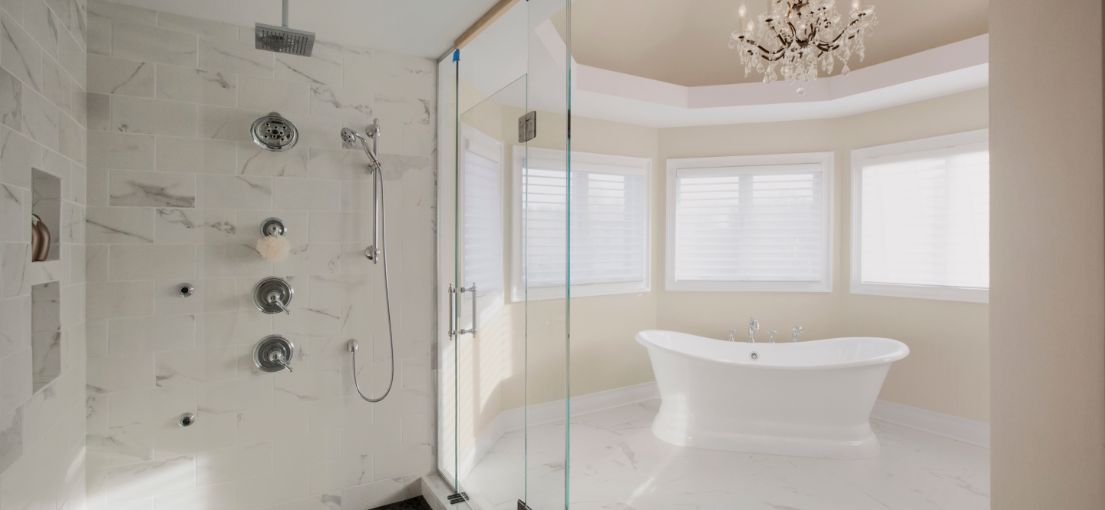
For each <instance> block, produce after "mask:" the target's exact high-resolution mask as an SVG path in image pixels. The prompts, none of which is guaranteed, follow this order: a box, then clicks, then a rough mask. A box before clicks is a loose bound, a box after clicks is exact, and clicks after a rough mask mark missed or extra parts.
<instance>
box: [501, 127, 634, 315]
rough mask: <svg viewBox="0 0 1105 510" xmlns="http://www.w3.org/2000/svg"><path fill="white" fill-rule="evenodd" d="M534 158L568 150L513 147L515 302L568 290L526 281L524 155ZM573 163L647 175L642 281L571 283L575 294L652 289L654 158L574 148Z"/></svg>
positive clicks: (561, 156) (553, 157) (512, 294)
mask: <svg viewBox="0 0 1105 510" xmlns="http://www.w3.org/2000/svg"><path fill="white" fill-rule="evenodd" d="M527 151H528V154H529V157H530V158H538V159H546V160H560V161H564V158H565V151H562V150H557V149H542V148H537V147H529V148H526V146H524V145H515V146H514V148H513V151H512V152H513V160H514V169H513V174H512V175H513V179H512V181H513V182H512V185H511V188H512V189H511V194H512V196H511V203H512V207H513V213H512V214H511V216H510V221H511V224H512V227H511V231H512V234H511V236H510V237H511V244H510V246H511V285H510V299H511V301H512V302H515V303H517V302H521V301H527V300H528V301H539V300H548V299H565V298H567V297H568V291H567V289H565V287H564V286H563V285H557V286H549V287H530V288H528V289H527V288H526V286H525V284H524V282H523V281H522V276H523V275H522V253H523V250H522V221H521V218H522V167H523V165H524V162H523V161H522V158H523V156H525V155H526V154H527ZM572 163H573V164H576V163H583V164H590V165H596V166H603V167H605V168H604V170H605V171H607V172H610V173H621V174H625V175H641V176H644V178H645V189H644V192H645V215H644V220H645V226H644V232H645V239H644V247H645V257H644V278H643V280H642V281H641V282H626V283H592V284H584V285H580V284H574V283H573V284H571V297H573V298H576V297H592V296H610V295H615V294H639V293H645V292H649V291H651V290H652V177H651V176H652V160H651V159H649V158H638V157H633V156H617V155H613V154H596V153H590V152H578V151H572Z"/></svg>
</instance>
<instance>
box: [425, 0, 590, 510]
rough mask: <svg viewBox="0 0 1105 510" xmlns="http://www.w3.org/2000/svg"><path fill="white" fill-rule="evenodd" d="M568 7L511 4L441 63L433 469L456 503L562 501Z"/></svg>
mask: <svg viewBox="0 0 1105 510" xmlns="http://www.w3.org/2000/svg"><path fill="white" fill-rule="evenodd" d="M566 6H567V2H566V0H529V1H527V2H521V1H519V2H516V3H514V4H513V5H512V6H510V7H508V8H507V9H506V10H504V11H503V12H501V13H500V14H499V16H498V17H497V19H496V21H495V22H493V23H492V24H491V25H490V26H488V27H485V28H484V30H483V31H482V32H481V33H480V34H479V35H478V36H476V37H475V38H473V39H472V40H470V41H468V42H467V43H466V44H465V45H463V46H462V47H461V48H460V50H459V53H458V54H456V61H455V62H454V63H453V65H452V66H451V67H450V66H447V65H445V63H443V65H442V67H441V69H442V72H443V75H444V74H446V73H452V75H451V76H443V78H444V79H443V80H442V82H441V83H442V84H443V88H444V87H448V88H449V93H448V96H451V97H449V98H448V100H449V101H450V103H451V104H450V105H449V106H451V108H450V109H451V110H452V111H453V112H455V113H454V114H453V115H451V116H450V117H451V120H452V121H453V122H444V123H443V127H442V131H441V132H442V136H441V137H440V139H439V140H440V144H439V146H440V147H441V150H443V151H448V152H447V153H446V154H447V157H446V158H443V160H442V161H443V162H445V161H448V163H446V164H450V166H451V167H452V168H450V169H449V170H450V171H443V172H442V173H441V174H440V180H439V194H441V197H442V198H441V200H440V201H439V204H441V214H440V216H439V217H440V219H441V222H440V223H439V225H440V228H441V233H440V236H441V240H442V242H441V244H439V246H440V247H441V249H440V250H439V257H442V262H443V263H442V264H439V268H441V269H440V270H441V273H440V274H441V275H442V278H441V280H443V282H442V285H441V290H442V293H443V299H442V300H440V301H439V303H440V304H441V306H442V309H443V312H444V311H445V309H447V311H448V313H447V314H442V315H441V317H443V321H444V323H443V324H442V328H441V329H442V330H443V334H441V335H440V336H439V349H438V355H439V365H438V368H439V384H438V391H439V407H438V409H439V434H438V437H439V448H438V459H439V462H438V467H439V471H440V472H441V473H442V475H443V477H445V478H447V481H448V482H449V484H450V486H451V489H452V490H453V492H455V493H456V497H455V498H454V500H455V501H457V507H460V508H464V507H465V506H468V507H469V508H474V509H480V510H487V509H504V510H505V509H510V510H515V509H520V508H523V509H524V508H532V509H534V510H542V509H551V508H566V506H567V503H566V502H567V490H568V486H567V481H568V476H567V469H568V459H567V452H568V433H569V432H568V430H567V426H568V423H567V419H566V418H567V413H568V409H569V402H568V385H567V383H568V374H567V368H568V367H567V359H568V357H567V354H568V352H569V351H568V331H569V329H568V289H569V285H568V283H569V282H568V240H569V236H568V234H569V232H568V228H567V225H568V210H569V203H568V202H569V199H568V190H569V189H570V186H571V179H570V172H569V171H568V170H569V169H568V161H569V158H568V141H567V125H568V122H567V119H568V116H567V111H568V107H567V106H568V98H567V91H568V80H569V72H568V63H569V62H570V59H568V58H567V46H566V44H565V43H564V40H563V39H562V38H561V35H560V32H559V30H561V29H562V27H563V21H564V20H566V19H567V12H566V11H567V9H566ZM557 20H560V21H557ZM446 80H447V81H446ZM444 97H445V94H443V98H444ZM443 101H444V100H443ZM442 111H446V110H445V105H443V108H442ZM531 148H538V149H540V150H541V151H542V158H541V159H540V160H539V161H538V162H537V163H536V164H534V163H533V162H532V161H531V160H532V158H531V157H530V150H531ZM444 168H445V167H443V169H444Z"/></svg>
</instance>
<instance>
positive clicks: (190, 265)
mask: <svg viewBox="0 0 1105 510" xmlns="http://www.w3.org/2000/svg"><path fill="white" fill-rule="evenodd" d="M109 260H110V266H111V272H110V273H109V274H110V277H111V279H113V280H149V279H155V278H156V279H183V280H188V279H190V278H195V276H196V248H195V247H194V246H190V245H181V244H165V245H162V244H135V245H125V244H118V245H114V246H112V247H111V255H110V259H109ZM174 297H176V296H174Z"/></svg>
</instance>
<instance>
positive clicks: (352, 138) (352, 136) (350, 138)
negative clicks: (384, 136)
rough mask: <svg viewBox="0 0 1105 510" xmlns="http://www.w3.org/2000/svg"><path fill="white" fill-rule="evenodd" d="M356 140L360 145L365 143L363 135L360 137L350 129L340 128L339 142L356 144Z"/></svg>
mask: <svg viewBox="0 0 1105 510" xmlns="http://www.w3.org/2000/svg"><path fill="white" fill-rule="evenodd" d="M358 140H359V141H361V142H362V143H364V142H365V137H364V135H362V134H360V133H358V132H356V131H353V130H352V129H349V128H341V141H343V142H345V143H349V144H352V143H353V142H356V141H358Z"/></svg>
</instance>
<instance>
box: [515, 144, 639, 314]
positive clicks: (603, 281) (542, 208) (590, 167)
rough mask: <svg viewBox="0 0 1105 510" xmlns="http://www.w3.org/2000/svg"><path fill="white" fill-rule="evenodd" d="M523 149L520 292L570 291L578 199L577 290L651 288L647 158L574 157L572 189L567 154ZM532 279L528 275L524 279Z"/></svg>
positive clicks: (574, 271) (520, 152) (519, 157)
mask: <svg viewBox="0 0 1105 510" xmlns="http://www.w3.org/2000/svg"><path fill="white" fill-rule="evenodd" d="M525 153H526V149H525V148H524V147H517V148H516V150H515V154H516V167H517V168H518V183H519V186H518V189H517V197H518V199H517V201H516V213H517V217H518V219H519V221H517V225H518V227H517V229H516V231H517V233H518V235H517V236H516V239H517V242H518V243H519V249H518V250H516V253H518V254H519V258H518V264H517V265H516V268H517V271H516V281H515V288H516V292H515V296H516V297H518V298H520V296H521V291H522V286H523V285H525V286H527V287H528V294H527V295H528V297H530V298H536V299H541V298H543V297H549V298H552V297H563V296H564V292H563V288H564V286H565V284H566V283H567V281H568V279H567V278H566V277H565V271H566V269H567V264H566V262H567V261H566V249H567V237H566V232H565V228H566V226H567V224H568V223H567V222H568V221H569V220H568V216H567V215H566V213H565V208H566V204H567V199H568V197H569V195H570V197H571V220H570V221H571V226H572V231H571V235H572V237H571V287H572V295H573V296H587V295H599V294H612V293H619V292H641V291H644V290H647V289H648V263H649V260H648V238H649V235H648V234H649V233H648V170H649V167H650V164H651V163H650V161H649V160H647V159H642V158H630V157H624V156H610V155H602V154H586V153H574V154H573V155H572V171H571V189H570V190H569V189H568V185H569V183H568V179H567V173H566V172H565V171H564V167H565V161H564V152H563V151H557V150H549V149H537V148H529V149H528V164H526V165H523V162H522V155H523V154H525ZM523 277H524V281H523Z"/></svg>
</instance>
